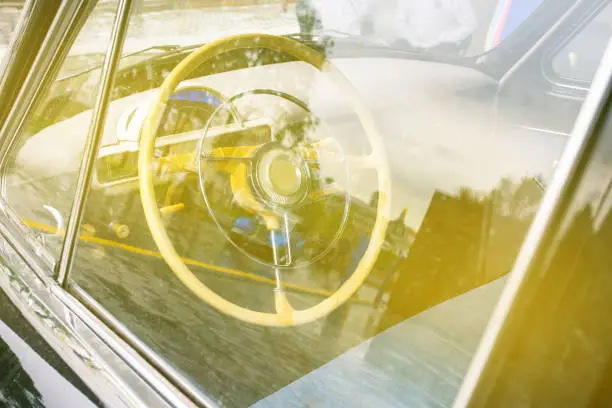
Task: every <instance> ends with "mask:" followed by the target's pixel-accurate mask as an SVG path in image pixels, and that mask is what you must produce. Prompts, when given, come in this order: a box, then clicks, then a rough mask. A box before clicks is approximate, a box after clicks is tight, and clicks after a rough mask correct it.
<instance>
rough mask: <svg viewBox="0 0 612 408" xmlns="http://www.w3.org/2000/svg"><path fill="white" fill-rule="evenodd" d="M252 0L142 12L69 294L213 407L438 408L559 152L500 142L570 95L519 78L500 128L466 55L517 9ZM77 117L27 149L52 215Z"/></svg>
mask: <svg viewBox="0 0 612 408" xmlns="http://www.w3.org/2000/svg"><path fill="white" fill-rule="evenodd" d="M253 3H258V2H246V4H245V3H243V2H241V3H240V5H229V4H228V3H224V5H223V6H211V5H208V6H207V7H202V6H199V5H198V4H199V3H196V2H189V3H187V2H186V3H182V2H181V3H177V2H170V1H167V2H164V1H156V2H147V1H145V2H140V3H138V7H137V8H136V11H135V13H134V14H133V15H132V17H131V20H130V25H129V29H128V33H127V38H126V41H125V44H124V45H123V50H122V55H134V53H139V52H140V51H142V50H155V51H153V52H151V53H149V51H146V52H145V53H144V54H140V56H139V57H137V58H132V59H128V60H126V59H122V60H121V62H120V64H119V69H118V71H117V74H116V77H115V81H114V85H113V89H112V92H111V102H110V103H109V106H108V112H107V116H106V118H105V122H104V128H103V133H102V143H101V147H100V149H99V151H98V152H97V154H96V157H95V163H94V169H95V171H94V174H93V180H92V183H91V189H90V191H89V194H88V198H87V200H86V202H85V203H84V205H85V212H84V220H83V224H82V228H81V232H80V234H79V237H78V238H79V240H78V243H77V248H76V257H75V260H74V266H73V267H72V270H71V274H70V279H71V280H70V282H69V283H70V285H69V287H71V288H73V289H74V288H77V287H80V288H81V289H83V290H85V291H86V292H87V293H88V294H89V295H90V296H91V297H92V298H93V299H94V300H95V302H96V303H94V304H93V306H94V307H101V308H104V309H106V310H107V311H108V312H110V313H111V314H112V315H113V316H114V317H115V318H116V319H118V320H119V321H120V322H121V323H122V325H123V326H125V327H126V328H127V329H128V330H129V331H131V332H132V333H133V334H134V335H136V336H137V337H138V338H140V339H141V340H142V342H143V343H144V344H145V345H146V346H147V347H148V348H149V349H150V350H152V351H153V352H155V353H158V354H159V355H160V356H162V357H163V358H164V359H166V360H167V361H168V362H169V363H170V364H171V366H172V367H175V368H176V369H177V370H179V372H180V373H181V375H183V376H184V377H185V378H187V380H188V381H191V382H192V383H193V384H194V385H195V386H196V387H197V389H199V390H200V392H202V393H205V394H207V395H208V396H209V397H210V398H212V399H214V400H215V401H218V402H219V403H220V405H223V406H230V407H243V406H250V405H256V406H259V407H267V406H288V405H291V404H293V405H295V406H315V405H319V404H320V405H331V406H358V405H365V406H377V407H378V406H381V407H383V406H397V405H405V406H419V405H437V406H450V405H451V404H452V401H453V399H454V397H455V393H456V392H457V390H458V388H459V386H460V383H461V381H462V379H463V376H464V375H465V373H466V371H467V368H468V364H469V361H470V359H471V358H472V355H473V353H474V352H475V349H476V347H477V344H478V342H479V340H480V336H481V334H482V333H483V331H484V328H485V326H486V324H487V320H488V317H489V315H490V313H491V311H492V309H493V307H494V305H495V303H496V301H497V299H498V297H499V294H500V292H501V290H502V288H503V286H504V284H505V279H506V276H507V273H508V272H509V270H510V269H511V267H512V264H513V262H514V258H515V256H516V250H517V248H518V247H519V245H520V244H521V242H522V240H523V237H524V235H525V233H526V231H527V228H528V227H529V225H530V223H531V219H532V217H533V214H534V212H535V210H536V209H537V208H538V206H539V202H540V199H541V196H542V194H543V188H544V186H543V185H542V183H541V182H539V176H540V174H541V173H542V172H546V171H549V169H550V168H552V166H553V165H554V163H555V160H557V159H558V158H559V156H560V154H561V153H562V151H563V147H564V144H565V143H564V141H563V140H562V141H559V138H555V139H552V136H551V137H549V136H550V135H540V134H533V133H525V134H522V135H520V136H521V137H518V136H517V137H512V138H508V137H505V135H507V134H510V133H512V134H513V135H516V132H517V130H516V129H522V126H523V125H525V123H524V122H523V120H525V117H523V116H522V112H523V111H529V110H532V111H533V110H538V111H539V113H540V115H538V116H539V117H541V118H546V119H547V120H553V121H554V120H556V121H557V122H559V123H561V124H563V123H565V122H564V121H563V120H562V119H565V118H566V117H567V114H568V110H570V109H571V110H573V111H574V112H577V111H578V110H579V109H580V106H581V101H579V100H572V101H569V102H568V103H569V105H568V104H566V103H565V101H563V103H564V105H563V106H562V107H561V106H560V105H557V104H555V103H550V104H542V105H537V104H536V105H533V104H532V105H529V106H527V105H528V103H529V101H538V100H539V99H538V97H540V96H541V94H543V93H545V92H546V91H547V90H546V89H538V88H537V87H535V86H533V82H532V81H531V80H530V77H525V78H522V77H518V78H516V80H515V81H514V82H513V86H514V87H515V88H517V89H519V90H521V92H517V96H516V97H515V96H509V97H515V98H516V99H515V100H513V101H511V102H513V103H512V104H510V103H509V104H508V106H517V107H519V108H520V109H519V108H517V109H516V110H514V111H511V112H506V111H505V110H504V111H502V110H498V104H497V102H498V99H497V98H498V85H499V84H498V83H497V82H496V81H495V79H494V78H492V77H491V76H489V75H487V74H486V73H484V72H482V71H480V66H479V64H480V63H482V62H478V63H474V64H470V62H469V61H472V60H466V59H465V58H463V57H464V56H466V55H469V54H470V53H471V52H470V51H468V50H466V47H467V48H470V47H471V46H472V45H474V47H476V48H478V51H477V52H476V51H474V53H481V52H482V50H484V49H493V48H495V47H498V46H501V45H503V44H504V43H505V41H506V37H508V38H509V36H510V35H511V34H512V33H519V32H520V31H521V30H522V28H523V25H522V24H521V21H524V19H526V18H528V16H529V15H530V13H532V12H534V8H533V7H522V6H521V4H523V3H521V2H516V3H515V2H512V4H514V6H512V7H510V8H508V9H507V8H504V7H502V5H503V4H505V5H506V6H507V5H508V2H505V1H503V2H497V1H489V2H476V1H467V0H465V1H431V2H429V1H427V2H424V1H423V0H419V1H418V2H417V1H408V0H406V1H404V2H395V3H394V4H397V7H398V8H397V9H394V8H393V7H391V6H390V4H391V3H387V2H365V1H364V2H348V1H347V2H340V1H339V2H321V1H315V0H312V1H306V0H298V1H296V2H292V1H288V2H285V1H281V2H277V3H270V4H253ZM552 3H554V2H544V3H542V4H541V5H539V7H540V8H538V10H540V11H542V10H543V11H542V12H546V10H549V11H550V12H551V13H552V12H553V11H554V13H557V12H558V11H557V10H556V7H555V6H554V5H552V6H551V5H550V4H552ZM360 7H361V8H360ZM514 7H517V8H514ZM544 7H550V8H548V9H545V8H544ZM543 8H544V9H543ZM499 10H507V11H508V10H509V11H512V13H515V14H512V16H513V18H512V24H509V25H508V26H506V25H504V23H503V21H504V19H501V20H500V19H498V20H495V19H494V17H495V16H497V15H498V12H499ZM419 13H420V14H419ZM418 15H420V16H421V17H423V18H424V16H428V18H430V17H431V19H430V20H427V19H425V20H420V19H418V18H417V17H416V16H418ZM517 16H522V17H520V18H519V17H517ZM103 18H104V15H100V14H94V15H93V16H92V17H91V20H92V21H93V22H91V23H90V24H92V25H93V26H96V25H97V26H102V24H101V23H100V22H99V21H103V20H100V19H103ZM422 21H431V22H435V24H433V23H432V24H429V25H427V26H425V25H423V24H421V23H422ZM491 21H494V22H495V24H497V25H496V27H497V28H498V29H501V28H502V27H503V30H502V31H503V32H504V34H503V35H500V36H498V37H497V38H496V39H495V41H493V43H492V45H490V46H486V47H485V44H486V43H487V35H488V34H489V31H490V29H491V24H493V23H491ZM505 21H510V18H509V17H508V18H506V19H505ZM542 21H544V22H545V21H546V19H542V20H537V21H535V22H534V24H536V23H537V24H544V23H543V22H542ZM500 24H501V25H500ZM532 28H533V27H531V28H530V30H531V29H532ZM539 29H541V30H543V31H546V30H548V29H551V27H539ZM515 38H516V41H515V42H513V46H515V47H518V49H520V50H524V51H525V52H526V51H527V50H528V49H530V47H532V46H534V45H535V41H536V40H537V39H534V38H533V36H532V35H523V36H520V35H519V36H516V37H515ZM468 39H469V41H468ZM464 40H465V41H464ZM531 41H533V43H532V42H531ZM94 42H95V41H94ZM468 45H469V46H468ZM491 47H493V48H491ZM476 48H475V49H476ZM84 52H85V53H86V54H90V53H92V50H91V49H86V50H85V51H84ZM502 54H503V53H502ZM472 55H474V54H472ZM502 57H503V55H502ZM485 60H486V59H485ZM326 61H327V62H326ZM502 62H503V61H502ZM96 63H97V62H96ZM484 63H487V61H484ZM95 71H96V69H93V70H92V69H90V66H89V65H88V64H81V63H79V68H78V69H74V70H73V71H72V72H71V74H70V75H67V76H65V77H64V78H63V79H61V80H59V81H58V82H57V83H56V86H58V85H57V84H62V86H63V88H54V89H57V90H58V94H57V97H58V98H62V97H64V98H67V99H70V98H71V96H72V95H73V94H72V91H70V90H73V89H78V88H82V84H83V83H85V82H87V81H88V80H89V78H90V75H91V73H92V72H95ZM559 103H560V102H559ZM73 112H74V111H73ZM91 115H92V110H91V105H87V104H84V106H81V107H79V109H78V113H72V114H70V115H66V116H64V117H63V118H62V119H58V120H50V121H47V122H44V123H43V124H42V125H39V128H38V129H36V130H33V131H32V133H31V135H30V137H29V139H28V141H29V143H30V145H31V146H45V147H46V148H45V149H44V151H39V152H37V153H41V154H40V155H38V156H36V160H28V161H23V162H21V163H22V166H23V168H21V169H20V170H22V171H23V172H24V173H29V172H32V171H35V170H34V169H36V168H40V169H43V168H44V169H45V171H44V174H45V179H46V180H47V179H48V180H49V182H51V183H59V182H61V181H62V180H64V182H66V183H67V184H66V185H65V186H68V187H62V188H63V189H61V188H56V189H55V190H53V191H59V192H62V194H61V195H62V197H58V203H59V201H62V200H63V201H62V202H63V203H64V202H66V203H67V204H56V206H57V208H63V207H62V206H66V205H69V203H70V200H71V198H72V197H71V196H70V194H68V193H66V194H64V193H63V192H69V191H70V190H69V188H73V184H74V180H75V178H71V179H70V180H66V179H62V175H63V173H62V172H54V171H53V169H55V168H66V169H78V167H79V161H80V152H79V154H72V152H75V151H76V150H75V149H73V148H72V147H71V146H73V145H77V146H82V144H83V143H84V142H85V138H86V136H87V133H88V132H87V131H86V130H85V129H84V128H83V124H85V123H86V124H87V125H89V122H90V118H91ZM530 119H532V118H531V116H530ZM536 125H537V124H536ZM530 126H534V124H533V123H530ZM564 126H565V125H564ZM562 130H563V131H565V132H568V133H569V132H570V131H571V129H569V128H567V129H566V128H564V129H562ZM25 147H27V144H26V145H24V147H22V148H21V151H23V150H24V149H25ZM59 153H62V154H61V155H60V154H59ZM51 180H53V181H51ZM71 183H72V184H71ZM29 185H33V186H34V188H35V187H36V186H38V184H36V182H32V183H30V184H29ZM60 198H61V200H60ZM30 202H35V201H33V200H29V199H28V203H30ZM45 204H46V202H45ZM28 205H30V204H28ZM37 222H38V224H32V225H33V226H34V227H35V228H37V229H39V230H41V231H48V230H52V229H53V228H54V225H55V224H53V219H49V220H46V221H44V220H43V221H37ZM78 293H79V292H78V291H73V294H74V295H75V296H77V297H78V296H79V295H78ZM90 305H91V303H90ZM347 372H348V373H351V375H346V373H347ZM166 374H168V375H171V374H172V373H166ZM172 375H173V374H172Z"/></svg>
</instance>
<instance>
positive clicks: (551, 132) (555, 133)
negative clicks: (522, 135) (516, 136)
mask: <svg viewBox="0 0 612 408" xmlns="http://www.w3.org/2000/svg"><path fill="white" fill-rule="evenodd" d="M517 127H518V128H519V129H523V130H528V131H530V132H538V133H545V134H547V135H552V136H563V137H567V138H569V137H571V136H572V135H571V133H565V132H560V131H558V130H551V129H544V128H538V127H534V126H526V125H521V126H517Z"/></svg>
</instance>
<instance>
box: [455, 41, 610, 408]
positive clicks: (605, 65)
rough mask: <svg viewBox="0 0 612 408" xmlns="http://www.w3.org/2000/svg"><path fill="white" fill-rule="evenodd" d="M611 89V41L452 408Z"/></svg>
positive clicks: (492, 341)
mask: <svg viewBox="0 0 612 408" xmlns="http://www.w3.org/2000/svg"><path fill="white" fill-rule="evenodd" d="M611 87H612V41H611V42H609V43H608V47H607V49H606V52H605V54H604V58H603V60H602V65H601V66H600V67H599V70H598V71H597V75H596V76H595V79H594V80H593V85H592V87H591V93H590V94H589V96H588V97H587V99H586V101H585V103H584V106H583V108H582V110H581V111H580V114H579V115H578V119H577V120H576V123H575V125H574V129H573V132H572V137H571V138H570V140H569V141H568V143H567V147H566V149H565V151H564V152H563V155H562V156H561V159H560V161H559V165H558V167H557V170H556V171H555V174H554V177H553V179H552V182H551V184H550V186H549V188H548V191H547V193H546V194H545V195H544V198H543V200H542V204H541V206H540V209H539V210H538V213H537V214H536V217H535V219H534V221H533V223H532V225H531V228H530V229H529V232H528V233H527V237H526V238H525V241H524V242H523V245H522V246H521V250H520V252H519V255H518V257H517V259H516V261H515V264H514V267H513V269H512V273H511V274H510V277H509V279H508V282H507V284H506V287H505V288H504V291H503V292H502V295H501V297H500V300H499V302H498V304H497V306H496V307H495V310H494V312H493V314H492V316H491V319H490V320H489V323H488V325H487V328H486V330H485V332H484V335H483V337H482V339H481V341H480V344H479V346H478V349H477V351H476V354H475V355H474V358H473V360H472V363H471V365H470V368H469V370H468V372H467V375H466V377H465V379H464V381H463V384H462V386H461V389H460V390H459V394H458V395H457V398H456V399H455V402H454V405H453V407H455V408H463V407H467V406H468V405H469V404H470V402H471V401H472V397H473V395H474V393H475V391H476V388H477V387H478V386H479V384H480V382H481V380H482V373H483V370H484V369H485V367H486V365H487V363H488V359H489V356H490V355H491V354H492V353H493V352H494V349H495V346H496V342H497V339H498V335H499V333H500V331H501V329H502V327H503V326H504V322H505V320H506V317H507V316H508V315H509V313H510V311H511V309H512V306H513V303H514V300H515V299H516V296H517V293H518V291H519V290H520V289H521V286H522V284H523V281H524V279H525V276H526V275H527V272H528V271H529V270H530V269H531V267H532V266H533V264H534V260H535V255H536V254H537V253H538V252H539V251H540V250H541V249H542V248H541V245H542V243H543V241H544V239H545V237H546V233H547V231H548V229H549V228H550V226H551V224H552V221H553V219H554V216H555V214H556V213H557V212H558V211H559V203H560V201H561V199H562V197H563V196H564V195H566V193H567V191H568V188H569V185H570V183H571V178H572V177H573V176H574V174H575V172H576V170H577V167H578V164H579V161H580V158H581V156H582V154H583V152H584V151H585V149H586V147H587V144H588V143H589V142H590V140H591V139H592V138H593V130H594V127H595V126H596V125H597V123H598V118H599V115H600V113H601V112H602V109H603V108H604V105H605V104H606V103H607V98H608V97H609V96H610V90H611Z"/></svg>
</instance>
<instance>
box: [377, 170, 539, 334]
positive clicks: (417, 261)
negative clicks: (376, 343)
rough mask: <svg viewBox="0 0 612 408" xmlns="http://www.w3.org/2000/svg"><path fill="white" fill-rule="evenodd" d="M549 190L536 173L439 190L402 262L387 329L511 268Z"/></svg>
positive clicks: (390, 305)
mask: <svg viewBox="0 0 612 408" xmlns="http://www.w3.org/2000/svg"><path fill="white" fill-rule="evenodd" d="M542 195H543V192H542V190H541V189H540V187H539V186H538V184H537V183H536V182H535V181H534V179H532V178H528V177H525V178H523V179H521V180H518V181H513V180H512V179H510V178H504V179H501V180H500V182H499V184H498V185H497V186H496V187H495V188H494V189H493V190H492V191H490V192H488V193H484V194H483V193H482V192H477V191H475V190H473V189H470V188H468V187H462V188H460V189H459V190H458V191H457V192H456V193H455V194H453V195H449V194H444V193H442V192H436V193H435V194H434V196H433V197H432V201H431V203H430V206H429V209H428V211H427V214H426V216H425V219H424V220H423V222H422V225H421V228H420V229H419V231H418V232H417V234H416V237H415V240H414V243H413V244H412V246H411V247H410V253H409V256H408V258H407V259H406V260H405V261H404V262H402V264H401V265H400V266H399V269H400V277H399V278H398V280H397V283H396V285H395V287H394V288H393V289H392V291H391V292H392V294H391V300H390V302H389V307H388V309H389V310H388V313H387V316H385V318H384V319H383V321H382V326H381V327H380V328H381V329H384V328H386V327H389V326H390V325H392V324H395V323H396V322H398V321H399V320H403V319H405V318H407V317H410V316H412V315H414V314H416V313H418V312H420V311H422V310H425V309H427V308H429V307H432V306H433V305H436V304H438V303H440V302H443V301H444V300H446V299H449V298H452V297H454V296H458V295H460V294H461V293H464V292H466V291H468V290H470V289H473V288H475V287H478V286H480V285H483V284H485V283H488V282H490V281H491V280H494V279H496V278H498V277H500V276H501V275H503V274H505V273H508V272H509V271H510V269H511V268H512V263H513V262H514V259H515V258H516V254H517V253H518V250H519V248H520V245H521V243H522V242H523V239H524V237H525V234H526V232H527V229H528V227H529V224H530V221H531V218H532V216H533V214H534V213H535V210H536V209H537V206H538V203H539V202H540V200H541V198H542Z"/></svg>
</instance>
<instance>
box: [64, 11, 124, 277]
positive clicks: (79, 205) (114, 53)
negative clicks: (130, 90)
mask: <svg viewBox="0 0 612 408" xmlns="http://www.w3.org/2000/svg"><path fill="white" fill-rule="evenodd" d="M132 5H133V2H132V0H120V2H119V7H118V9H117V14H116V16H115V21H114V23H113V31H112V33H111V40H110V44H109V45H108V50H107V53H106V57H105V58H104V66H103V68H102V72H101V75H102V77H101V78H100V85H99V89H100V93H99V94H98V99H97V100H96V105H95V107H94V112H93V117H92V121H91V125H90V126H91V127H90V130H89V136H88V138H87V142H86V145H85V149H84V151H83V158H82V159H81V167H80V170H79V178H78V180H77V184H76V191H75V195H74V199H73V201H72V209H71V211H70V216H69V217H68V225H67V227H66V235H65V236H64V242H63V244H62V250H61V253H60V257H59V261H58V264H57V266H56V278H57V281H58V283H59V284H60V286H61V287H66V283H67V281H68V278H69V276H70V270H71V269H72V264H73V259H74V254H75V251H76V244H77V241H78V234H79V227H80V225H81V222H82V220H83V215H84V212H85V201H86V200H87V194H88V192H89V187H90V185H91V180H92V175H93V172H94V163H95V158H96V155H97V153H98V149H99V148H100V144H101V142H102V133H103V130H104V121H105V119H106V112H107V111H108V104H109V101H110V99H111V92H112V88H113V83H114V80H115V74H116V72H117V67H118V66H119V59H120V58H121V51H122V50H123V43H124V41H125V37H126V35H127V30H128V27H129V21H130V15H131V11H132V8H133V7H132Z"/></svg>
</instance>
